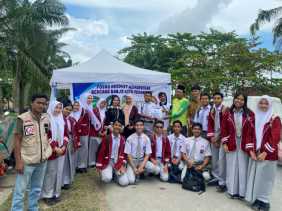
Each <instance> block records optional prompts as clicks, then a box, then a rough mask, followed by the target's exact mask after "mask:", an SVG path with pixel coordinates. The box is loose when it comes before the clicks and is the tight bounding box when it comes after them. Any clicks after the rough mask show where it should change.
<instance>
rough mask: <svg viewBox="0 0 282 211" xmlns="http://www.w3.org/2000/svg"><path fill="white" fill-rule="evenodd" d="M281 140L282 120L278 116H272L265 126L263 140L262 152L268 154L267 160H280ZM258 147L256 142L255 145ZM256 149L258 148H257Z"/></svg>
mask: <svg viewBox="0 0 282 211" xmlns="http://www.w3.org/2000/svg"><path fill="white" fill-rule="evenodd" d="M280 138H281V120H280V118H279V117H278V116H272V118H271V119H270V121H269V122H267V123H266V124H265V125H264V129H263V138H262V142H261V147H260V152H261V153H262V152H266V153H267V156H266V158H265V160H272V161H274V160H278V144H279V142H280ZM254 145H255V147H256V142H255V143H254ZM255 149H256V148H255Z"/></svg>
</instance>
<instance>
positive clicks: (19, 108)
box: [15, 55, 24, 113]
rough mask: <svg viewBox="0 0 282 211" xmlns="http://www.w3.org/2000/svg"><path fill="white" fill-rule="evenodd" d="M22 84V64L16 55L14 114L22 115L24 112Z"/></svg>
mask: <svg viewBox="0 0 282 211" xmlns="http://www.w3.org/2000/svg"><path fill="white" fill-rule="evenodd" d="M22 84H23V80H22V64H21V59H20V55H17V59H16V77H15V112H17V113H22V112H23V111H24V99H23V98H24V93H23V86H22Z"/></svg>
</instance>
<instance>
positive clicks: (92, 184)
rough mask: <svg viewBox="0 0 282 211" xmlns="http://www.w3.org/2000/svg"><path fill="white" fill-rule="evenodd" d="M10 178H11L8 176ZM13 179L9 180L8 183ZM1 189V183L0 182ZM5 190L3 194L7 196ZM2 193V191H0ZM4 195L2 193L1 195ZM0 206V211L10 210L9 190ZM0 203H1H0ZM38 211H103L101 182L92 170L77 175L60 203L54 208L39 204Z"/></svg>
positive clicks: (103, 199) (103, 198) (63, 192)
mask: <svg viewBox="0 0 282 211" xmlns="http://www.w3.org/2000/svg"><path fill="white" fill-rule="evenodd" d="M10 178H11V176H10ZM12 181H14V177H13V178H11V179H10V183H11V182H12ZM0 187H1V182H0ZM7 191H8V190H7V189H6V192H5V194H6V195H7ZM0 192H2V191H0ZM3 194H4V193H3ZM6 198H7V199H6V200H5V198H2V201H3V200H5V201H4V202H3V203H2V205H0V210H1V211H8V210H10V206H11V198H12V195H11V188H10V193H9V194H8V197H6ZM0 202H1V201H0ZM40 210H43V211H58V210H60V211H105V210H106V204H105V195H104V191H103V187H102V184H101V182H100V181H99V179H98V176H97V173H96V171H95V170H94V169H91V170H89V171H88V173H87V174H79V175H76V177H75V182H74V184H73V185H72V187H71V189H69V190H66V191H65V190H63V191H62V201H61V202H60V203H58V204H56V205H55V206H52V207H48V206H47V205H46V204H45V203H44V202H40Z"/></svg>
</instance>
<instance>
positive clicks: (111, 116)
mask: <svg viewBox="0 0 282 211" xmlns="http://www.w3.org/2000/svg"><path fill="white" fill-rule="evenodd" d="M115 121H119V122H120V123H121V124H122V125H123V126H124V125H125V117H124V113H123V110H122V109H121V107H120V98H119V96H117V95H113V96H112V99H111V104H110V106H109V107H108V108H107V111H106V119H105V122H104V125H105V126H106V127H110V128H111V126H112V125H113V123H114V122H115Z"/></svg>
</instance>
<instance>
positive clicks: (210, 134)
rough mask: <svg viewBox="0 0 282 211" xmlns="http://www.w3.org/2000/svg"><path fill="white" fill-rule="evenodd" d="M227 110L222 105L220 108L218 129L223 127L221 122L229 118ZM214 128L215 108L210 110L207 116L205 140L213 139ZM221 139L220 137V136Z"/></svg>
mask: <svg viewBox="0 0 282 211" xmlns="http://www.w3.org/2000/svg"><path fill="white" fill-rule="evenodd" d="M228 111H229V108H228V107H225V106H224V105H223V106H222V108H221V112H220V114H219V116H220V128H222V126H223V120H226V119H228V118H229V112H228ZM214 127H215V108H212V109H211V111H210V113H209V116H208V133H207V138H208V140H211V138H213V137H214V135H215V134H214V133H215V131H214ZM220 137H221V135H220Z"/></svg>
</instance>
